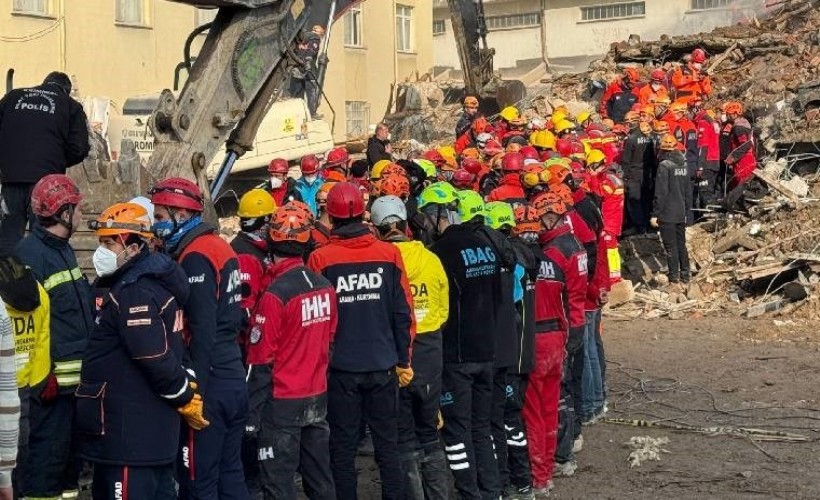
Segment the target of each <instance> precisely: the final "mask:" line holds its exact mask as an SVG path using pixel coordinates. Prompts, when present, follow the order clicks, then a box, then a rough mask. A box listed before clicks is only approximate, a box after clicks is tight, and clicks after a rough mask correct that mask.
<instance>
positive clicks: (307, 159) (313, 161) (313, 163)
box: [299, 155, 319, 175]
mask: <svg viewBox="0 0 820 500" xmlns="http://www.w3.org/2000/svg"><path fill="white" fill-rule="evenodd" d="M299 167H300V168H301V169H302V175H308V174H315V173H316V172H317V171H318V170H319V158H316V155H305V156H303V157H302V160H301V161H300V162H299Z"/></svg>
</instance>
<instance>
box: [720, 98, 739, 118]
mask: <svg viewBox="0 0 820 500" xmlns="http://www.w3.org/2000/svg"><path fill="white" fill-rule="evenodd" d="M722 110H723V112H724V113H726V114H727V115H742V114H743V104H741V103H739V102H737V101H729V102H727V103H726V104H724V105H723V106H722Z"/></svg>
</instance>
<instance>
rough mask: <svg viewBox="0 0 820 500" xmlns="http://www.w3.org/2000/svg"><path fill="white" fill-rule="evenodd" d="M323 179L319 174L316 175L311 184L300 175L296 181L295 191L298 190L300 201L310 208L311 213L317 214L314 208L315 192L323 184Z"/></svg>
mask: <svg viewBox="0 0 820 500" xmlns="http://www.w3.org/2000/svg"><path fill="white" fill-rule="evenodd" d="M324 183H325V182H324V180H322V178H321V177H320V176H318V175H317V176H316V180H315V181H313V184H309V183H308V181H307V180H306V179H305V176H302V177H301V178H300V179H299V180H298V181H296V191H298V192H299V195H300V196H301V197H302V201H303V202H305V204H306V205H307V206H308V207H309V208H310V211H311V212H313V215H314V216H315V215H317V213H316V210H317V207H316V193H318V192H319V189H320V188H321V187H322V184H324Z"/></svg>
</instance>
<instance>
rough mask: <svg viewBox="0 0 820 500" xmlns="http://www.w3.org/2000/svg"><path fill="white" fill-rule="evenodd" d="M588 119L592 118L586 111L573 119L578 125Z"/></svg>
mask: <svg viewBox="0 0 820 500" xmlns="http://www.w3.org/2000/svg"><path fill="white" fill-rule="evenodd" d="M590 118H592V113H590V112H589V111H588V110H584V111H581V112H580V113H578V116H576V117H575V121H577V122H578V123H584V122H585V121H587V120H589V119H590Z"/></svg>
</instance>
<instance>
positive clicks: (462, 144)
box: [453, 130, 475, 154]
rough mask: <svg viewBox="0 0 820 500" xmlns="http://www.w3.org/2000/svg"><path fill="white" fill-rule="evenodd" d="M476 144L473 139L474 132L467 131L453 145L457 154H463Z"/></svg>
mask: <svg viewBox="0 0 820 500" xmlns="http://www.w3.org/2000/svg"><path fill="white" fill-rule="evenodd" d="M474 144H475V140H474V139H473V131H472V130H467V131H466V132H464V133H463V134H461V135H460V136H459V137H458V139H456V142H455V144H453V149H455V150H456V153H458V154H461V153H462V152H464V150H465V149H467V148H469V147H470V146H473V145H474Z"/></svg>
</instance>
